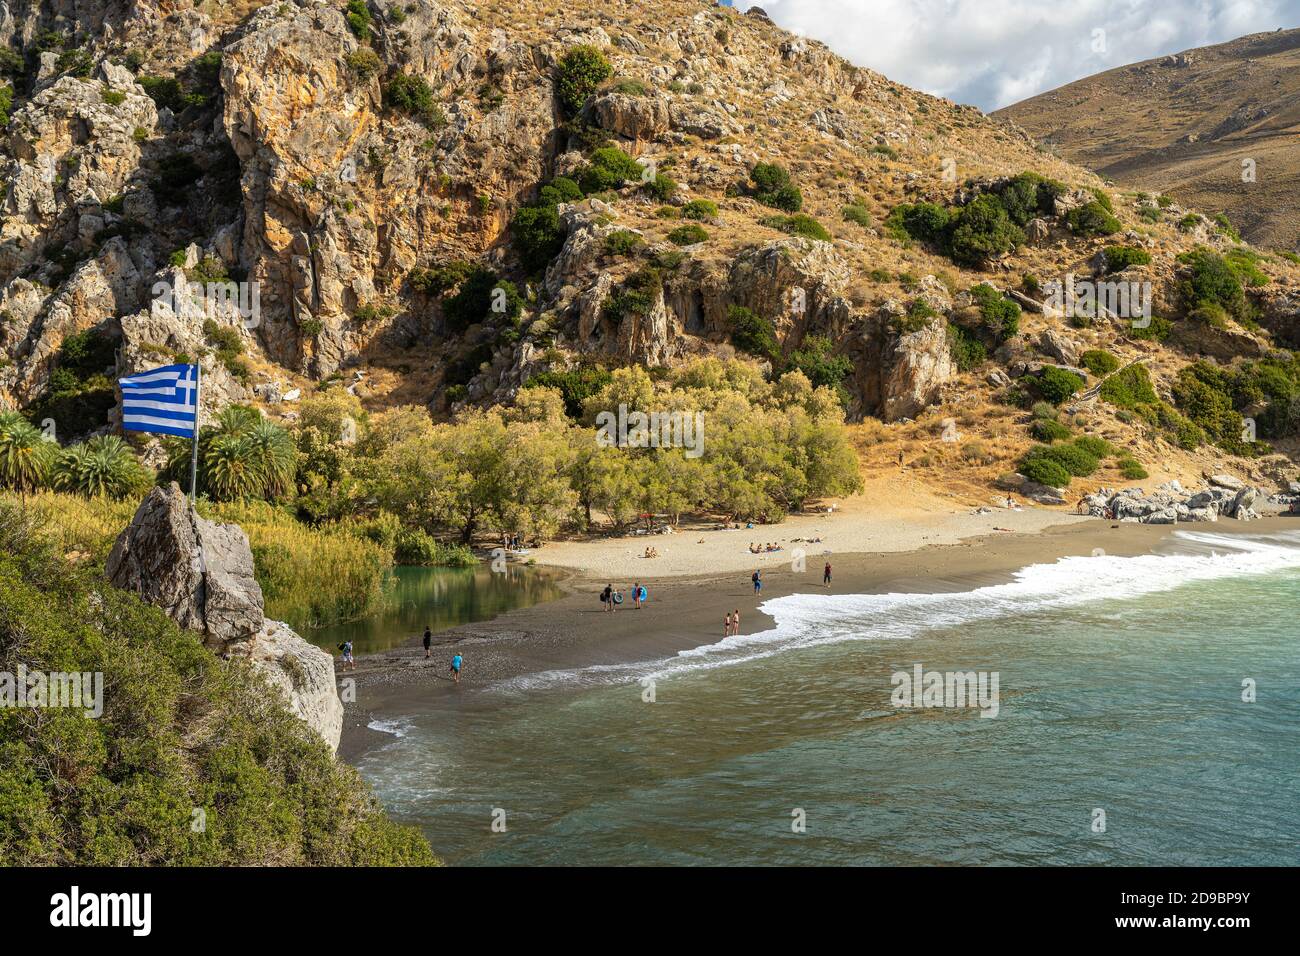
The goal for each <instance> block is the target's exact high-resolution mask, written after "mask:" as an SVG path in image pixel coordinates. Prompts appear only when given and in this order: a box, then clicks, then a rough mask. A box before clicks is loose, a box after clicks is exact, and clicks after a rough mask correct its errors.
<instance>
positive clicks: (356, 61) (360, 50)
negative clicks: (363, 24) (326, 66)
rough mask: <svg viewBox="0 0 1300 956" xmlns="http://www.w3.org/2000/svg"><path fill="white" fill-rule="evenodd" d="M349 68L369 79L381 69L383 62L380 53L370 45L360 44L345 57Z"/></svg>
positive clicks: (359, 75) (344, 60) (361, 76)
mask: <svg viewBox="0 0 1300 956" xmlns="http://www.w3.org/2000/svg"><path fill="white" fill-rule="evenodd" d="M343 62H344V63H346V64H347V66H348V69H349V70H351V71H352V72H353V73H355V74H356V75H357V76H358V77H360V78H361V79H363V80H368V79H370V77H372V76H374V75H375V74H376V73H378V72H379V71H380V70H381V69H383V63H382V62H381V61H380V59H379V54H378V53H376V52H375V51H374V50H372V49H371V48H370V47H368V46H359V47H357V48H356V49H355V50H353V51H352V52H351V53H349V54H348V55H347V56H345V57H344V58H343Z"/></svg>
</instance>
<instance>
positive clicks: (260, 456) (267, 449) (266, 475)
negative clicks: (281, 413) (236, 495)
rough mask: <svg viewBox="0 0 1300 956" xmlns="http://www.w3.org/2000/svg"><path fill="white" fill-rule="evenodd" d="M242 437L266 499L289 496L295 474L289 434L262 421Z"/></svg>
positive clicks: (294, 450)
mask: <svg viewBox="0 0 1300 956" xmlns="http://www.w3.org/2000/svg"><path fill="white" fill-rule="evenodd" d="M244 434H245V435H246V436H247V438H248V440H249V442H250V444H251V445H252V447H253V454H254V457H255V463H256V466H257V469H258V471H259V472H260V473H261V475H262V481H263V492H264V493H265V494H266V495H267V497H269V498H273V499H274V498H279V497H282V496H284V495H286V494H288V492H289V490H290V489H291V488H292V487H293V479H294V476H295V475H297V473H298V449H297V448H296V447H294V444H293V439H292V438H291V437H290V435H289V433H288V432H287V431H285V430H284V429H283V428H281V427H280V426H279V425H276V424H275V423H273V422H269V421H267V420H266V419H265V418H259V419H258V420H257V422H256V423H254V424H253V426H252V427H251V428H249V429H248V430H247V431H246V432H244Z"/></svg>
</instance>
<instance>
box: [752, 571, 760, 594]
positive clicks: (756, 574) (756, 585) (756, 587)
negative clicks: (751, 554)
mask: <svg viewBox="0 0 1300 956" xmlns="http://www.w3.org/2000/svg"><path fill="white" fill-rule="evenodd" d="M750 580H751V581H753V582H754V593H755V594H762V593H763V572H762V571H761V570H759V571H755V572H754V575H753V577H751V578H750Z"/></svg>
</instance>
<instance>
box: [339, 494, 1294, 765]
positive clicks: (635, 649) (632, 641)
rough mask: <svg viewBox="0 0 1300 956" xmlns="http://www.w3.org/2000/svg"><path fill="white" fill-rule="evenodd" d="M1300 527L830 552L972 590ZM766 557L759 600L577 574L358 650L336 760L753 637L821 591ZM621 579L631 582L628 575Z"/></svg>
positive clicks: (1156, 528) (1074, 527)
mask: <svg viewBox="0 0 1300 956" xmlns="http://www.w3.org/2000/svg"><path fill="white" fill-rule="evenodd" d="M1046 514H1048V515H1050V516H1052V517H1056V518H1059V517H1068V516H1063V515H1060V514H1059V513H1052V512H1046ZM1297 529H1300V521H1297V520H1296V519H1289V518H1280V517H1269V518H1264V519H1261V520H1259V521H1252V522H1249V523H1239V522H1236V521H1221V522H1218V523H1216V524H1213V525H1204V524H1196V525H1142V524H1135V523H1116V522H1111V521H1105V520H1101V519H1083V520H1074V521H1070V522H1068V523H1057V524H1051V525H1049V526H1047V527H1045V528H1043V529H1042V530H1040V531H1037V532H1034V533H1021V534H1016V533H1002V532H997V533H993V534H987V535H982V536H978V537H972V538H965V539H962V540H959V541H957V542H955V543H944V544H928V545H926V546H924V547H921V548H917V549H914V550H907V551H892V552H874V553H845V554H838V553H837V554H834V555H833V556H832V557H831V560H832V563H833V581H832V584H831V588H830V592H831V593H835V592H840V593H852V594H867V593H888V592H903V593H906V592H931V593H942V592H957V591H967V590H971V589H973V588H977V587H982V586H986V585H990V584H997V583H1002V582H1005V581H1007V580H1010V579H1011V577H1012V576H1013V575H1014V574H1015V573H1016V572H1017V571H1019V570H1021V569H1022V568H1025V567H1028V566H1030V565H1033V564H1041V563H1049V562H1053V561H1056V560H1058V559H1060V558H1063V557H1068V556H1073V555H1091V554H1093V553H1094V551H1095V550H1096V549H1098V548H1100V549H1102V550H1104V551H1105V552H1106V553H1108V554H1113V555H1119V556H1133V555H1138V554H1144V553H1148V552H1150V551H1152V550H1153V549H1155V548H1157V547H1158V546H1159V545H1160V544H1161V543H1162V542H1163V541H1165V539H1166V538H1168V537H1169V536H1170V535H1172V534H1173V533H1174V532H1175V531H1179V530H1183V531H1186V530H1200V531H1207V532H1211V533H1220V534H1260V533H1268V532H1270V531H1280V530H1297ZM719 533H722V532H719ZM731 534H733V535H734V534H738V532H731ZM787 534H788V533H787ZM599 546H600V543H596V544H595V545H593V547H599ZM767 557H769V558H771V557H784V563H783V564H781V565H779V566H774V565H773V564H772V563H768V564H766V565H765V566H764V574H763V579H764V584H763V591H762V595H761V597H756V596H755V595H754V593H753V588H752V586H751V584H750V580H749V572H748V571H744V572H725V571H722V570H720V571H719V572H717V573H713V574H705V575H678V576H672V575H670V576H664V577H661V578H659V579H655V578H651V577H649V576H644V577H643V580H645V581H648V582H650V583H651V585H652V586H651V587H649V600H648V601H647V603H646V606H645V607H644V608H642V609H641V610H636V609H635V608H633V607H632V606H631V604H630V602H628V603H625V604H624V605H623V606H622V607H621V608H619V610H617V611H615V612H613V613H607V612H605V611H603V610H602V606H601V604H600V602H599V598H598V592H599V591H600V590H601V588H602V587H603V586H604V583H605V579H604V578H599V577H596V576H594V575H591V574H581V573H576V572H575V573H573V574H572V575H571V576H570V577H567V578H566V579H565V580H564V582H563V585H564V588H565V590H566V592H567V593H566V594H565V596H564V597H561V598H557V599H555V600H553V601H549V602H546V603H543V604H537V605H533V606H531V607H527V608H522V609H519V610H515V611H510V612H508V613H506V614H502V615H500V616H499V617H496V618H494V619H492V620H490V621H483V622H479V623H475V624H465V625H461V626H459V627H455V628H451V629H448V630H446V631H442V632H439V633H437V634H435V635H434V647H433V654H432V656H431V658H430V659H429V660H427V661H426V660H425V659H424V654H423V650H422V648H421V646H420V641H419V638H418V637H416V636H413V637H412V638H411V640H410V641H409V642H407V643H406V644H404V645H403V646H401V647H399V648H396V649H393V650H389V651H384V652H381V653H377V654H371V655H366V656H363V657H359V658H358V659H357V667H356V670H355V671H347V672H344V671H339V676H340V677H345V676H346V677H354V678H355V679H356V702H355V703H348V704H346V706H345V715H344V727H343V739H342V743H341V744H340V747H339V758H340V759H342V760H345V761H347V762H349V763H355V762H356V761H357V760H358V759H359V758H360V757H361V756H363V755H364V754H365V753H367V752H368V751H370V750H372V749H374V748H376V747H379V746H382V745H383V744H385V743H387V742H389V741H391V740H392V737H391V736H390V735H388V734H385V733H383V732H380V731H376V730H372V729H370V728H369V726H368V725H369V724H370V723H371V722H372V721H373V720H375V719H376V718H378V719H383V718H385V717H389V716H392V715H394V714H409V713H412V712H414V711H418V710H420V709H422V708H423V707H425V706H427V704H428V701H429V700H430V699H431V698H432V697H433V696H434V695H438V696H441V695H444V694H453V693H454V694H461V695H463V696H464V697H465V704H466V705H470V704H471V702H472V701H473V699H474V698H475V696H476V692H477V691H481V690H483V689H484V688H486V687H491V686H493V685H495V684H497V683H499V682H501V681H504V680H509V679H511V678H514V677H517V676H520V675H523V674H530V673H537V672H540V671H547V670H557V669H567V668H575V667H584V666H590V665H593V664H615V663H626V662H631V661H640V660H650V659H654V658H658V657H665V656H669V655H672V654H675V653H677V652H679V651H682V650H687V649H689V648H693V647H698V646H700V645H703V644H708V643H713V642H715V641H718V640H720V639H721V637H722V618H723V616H724V614H725V613H726V612H727V611H730V610H732V609H734V608H739V609H740V614H741V630H740V633H741V634H752V633H757V632H759V631H762V630H766V629H768V628H770V627H771V626H772V624H773V619H772V618H771V617H770V616H769V615H767V614H765V613H763V612H762V611H760V610H759V609H758V607H759V605H760V604H762V603H763V602H765V601H768V600H771V599H773V598H778V597H784V596H786V595H790V594H797V593H804V594H808V593H826V589H825V588H823V587H822V565H823V561H822V555H821V554H820V553H819V552H816V551H813V550H810V551H809V555H808V558H807V566H806V570H805V571H804V572H802V573H797V572H795V571H793V570H792V569H791V566H790V559H789V556H788V553H787V554H785V555H768V556H767ZM616 583H620V584H622V585H623V586H624V587H626V586H628V585H630V584H631V581H617V582H616ZM450 645H455V646H456V652H458V653H460V654H462V655H464V658H465V668H464V672H463V675H462V679H461V683H460V684H459V685H457V684H454V683H453V682H452V681H451V680H450V678H449V676H448V674H447V669H448V663H447V662H448V660H449V659H450V656H451V653H452V652H451V650H450Z"/></svg>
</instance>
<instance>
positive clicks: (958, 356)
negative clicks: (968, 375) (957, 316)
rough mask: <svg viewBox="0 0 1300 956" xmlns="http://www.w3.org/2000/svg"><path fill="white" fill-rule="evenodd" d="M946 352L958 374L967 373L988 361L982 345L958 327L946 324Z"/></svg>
mask: <svg viewBox="0 0 1300 956" xmlns="http://www.w3.org/2000/svg"><path fill="white" fill-rule="evenodd" d="M948 351H949V353H951V355H952V360H953V362H954V363H955V364H956V366H957V371H959V372H969V371H970V370H971V369H973V368H977V367H979V366H980V365H983V364H984V363H985V362H986V361H987V360H988V352H987V350H986V349H985V348H984V343H983V342H981V341H980V340H979V339H977V338H975V336H973V335H972V334H971V333H970V332H968V331H967V330H966V329H963V328H962V327H961V326H960V325H953V324H952V323H949V324H948Z"/></svg>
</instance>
